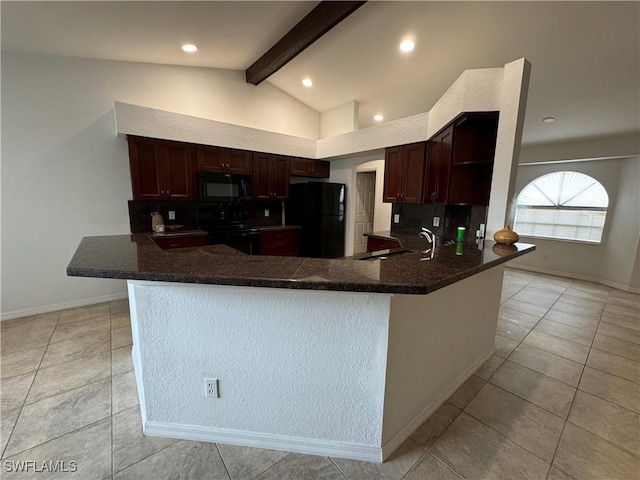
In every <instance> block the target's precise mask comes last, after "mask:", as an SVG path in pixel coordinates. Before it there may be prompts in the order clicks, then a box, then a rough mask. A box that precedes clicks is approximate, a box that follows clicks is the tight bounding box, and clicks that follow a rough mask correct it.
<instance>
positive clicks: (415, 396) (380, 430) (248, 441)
mask: <svg viewBox="0 0 640 480" xmlns="http://www.w3.org/2000/svg"><path fill="white" fill-rule="evenodd" d="M503 270H504V267H503V265H499V266H496V267H494V268H490V269H488V270H486V271H483V272H481V273H478V274H475V275H473V276H471V277H468V278H466V279H464V280H461V281H459V282H457V283H454V284H452V285H450V286H447V287H444V288H442V289H440V290H437V291H435V292H433V293H431V294H428V295H392V294H379V293H371V294H369V293H353V292H337V291H321V290H301V289H290V290H289V289H281V288H253V287H232V286H219V285H200V284H184V283H161V282H150V281H139V280H129V281H128V285H129V301H130V308H131V323H132V331H133V360H134V367H135V374H136V380H137V386H138V395H139V397H140V410H141V413H142V424H143V429H144V432H145V434H146V435H151V436H161V437H172V438H180V439H186V440H199V441H210V442H218V443H229V444H234V445H243V446H249V447H257V448H268V449H275V450H286V451H293V452H300V453H307V454H315V455H327V456H333V457H342V458H349V459H356V460H364V461H370V462H381V461H383V460H384V459H386V458H387V457H388V456H389V455H390V454H391V453H392V452H393V451H394V450H395V449H396V448H398V447H399V446H400V444H401V443H402V442H404V440H406V439H407V438H408V437H409V436H410V435H411V434H412V433H413V432H414V431H415V430H416V429H417V428H418V427H419V426H420V425H421V424H422V422H424V420H426V419H427V418H428V417H429V416H430V415H431V414H432V413H433V412H434V411H435V410H436V409H437V408H438V407H439V406H440V405H441V404H442V403H443V402H444V401H445V400H446V399H447V398H448V397H449V396H450V395H451V394H452V393H453V392H454V391H455V390H456V389H457V388H458V387H459V386H460V385H461V384H462V383H463V382H464V381H465V380H466V379H467V378H468V377H469V376H470V375H471V374H472V373H473V372H474V371H475V370H476V369H477V368H478V367H479V366H480V365H481V364H482V363H483V362H484V361H485V360H486V359H488V358H489V357H490V356H491V354H492V353H493V352H494V351H495V346H494V335H495V329H496V322H497V317H498V307H499V303H500V291H501V287H502V277H503ZM205 378H215V379H218V380H219V398H211V397H206V396H205V380H204V379H205Z"/></svg>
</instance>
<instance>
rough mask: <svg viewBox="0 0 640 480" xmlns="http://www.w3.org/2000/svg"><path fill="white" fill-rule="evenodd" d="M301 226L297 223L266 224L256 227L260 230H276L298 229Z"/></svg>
mask: <svg viewBox="0 0 640 480" xmlns="http://www.w3.org/2000/svg"><path fill="white" fill-rule="evenodd" d="M301 228H302V227H300V226H299V225H267V226H264V227H258V229H259V230H260V231H261V232H273V231H276V230H300V229H301Z"/></svg>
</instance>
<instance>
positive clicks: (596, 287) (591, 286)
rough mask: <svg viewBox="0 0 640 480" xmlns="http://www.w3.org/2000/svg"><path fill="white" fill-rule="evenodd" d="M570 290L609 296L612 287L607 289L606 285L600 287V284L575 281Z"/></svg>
mask: <svg viewBox="0 0 640 480" xmlns="http://www.w3.org/2000/svg"><path fill="white" fill-rule="evenodd" d="M569 288H571V289H573V290H582V291H584V292H591V293H598V292H600V293H606V294H609V291H610V290H611V287H607V286H605V285H600V284H598V283H593V282H589V281H587V280H573V281H572V282H571V285H569Z"/></svg>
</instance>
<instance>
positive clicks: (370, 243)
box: [367, 237, 401, 252]
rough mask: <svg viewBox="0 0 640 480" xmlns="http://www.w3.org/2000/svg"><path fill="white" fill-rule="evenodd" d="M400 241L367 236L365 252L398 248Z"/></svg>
mask: <svg viewBox="0 0 640 480" xmlns="http://www.w3.org/2000/svg"><path fill="white" fill-rule="evenodd" d="M400 246H401V245H400V242H399V241H398V240H393V239H391V238H388V239H383V238H376V237H367V252H377V251H378V250H388V249H390V248H400Z"/></svg>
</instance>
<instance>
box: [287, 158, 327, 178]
mask: <svg viewBox="0 0 640 480" xmlns="http://www.w3.org/2000/svg"><path fill="white" fill-rule="evenodd" d="M291 176H295V177H310V178H329V162H328V161H326V160H309V159H306V158H298V157H291Z"/></svg>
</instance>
